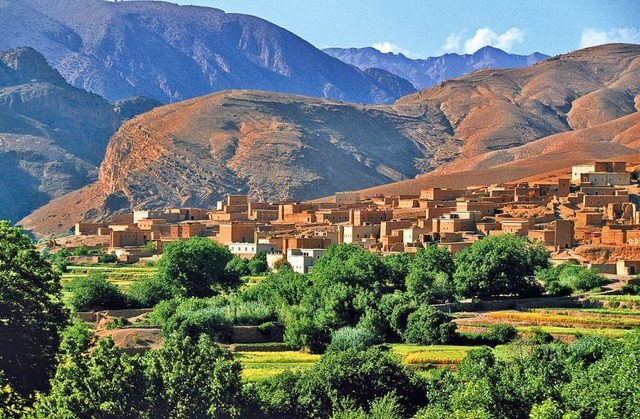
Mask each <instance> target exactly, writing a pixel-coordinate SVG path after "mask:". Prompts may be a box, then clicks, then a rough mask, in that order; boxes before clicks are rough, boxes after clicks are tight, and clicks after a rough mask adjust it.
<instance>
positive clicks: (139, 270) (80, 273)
mask: <svg viewBox="0 0 640 419" xmlns="http://www.w3.org/2000/svg"><path fill="white" fill-rule="evenodd" d="M157 271H158V269H157V268H155V267H145V266H122V267H120V266H113V265H92V266H75V265H71V266H68V267H67V272H65V273H63V274H62V280H61V283H62V285H65V284H68V283H69V282H71V281H72V280H74V279H77V278H86V277H88V276H89V274H90V273H93V272H98V273H101V274H104V275H105V276H106V277H107V280H108V281H109V282H111V283H113V284H115V285H117V286H119V287H121V288H123V289H126V288H128V287H129V285H131V283H132V282H134V281H136V280H139V279H142V278H147V277H149V276H152V275H155V273H156V272H157Z"/></svg>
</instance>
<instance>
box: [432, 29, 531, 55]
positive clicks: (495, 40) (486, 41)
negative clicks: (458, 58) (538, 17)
mask: <svg viewBox="0 0 640 419" xmlns="http://www.w3.org/2000/svg"><path fill="white" fill-rule="evenodd" d="M464 32H465V31H462V32H460V33H458V34H455V33H452V34H451V35H449V36H448V37H447V39H446V40H445V43H444V45H442V47H441V48H442V51H444V52H457V53H463V52H464V53H467V54H473V53H474V52H476V51H477V50H479V49H480V48H482V47H486V46H487V45H490V46H492V47H496V48H500V49H501V50H503V51H506V52H511V48H512V47H513V45H514V44H516V43H518V44H520V43H522V41H523V40H524V30H522V29H520V28H516V27H513V28H510V29H508V30H507V31H505V32H504V33H497V32H494V31H492V30H491V28H488V27H487V28H481V29H478V30H477V31H476V33H475V34H474V35H473V36H472V37H471V38H468V39H466V40H465V41H464V43H463V42H462V38H463V33H464ZM463 47H464V48H463Z"/></svg>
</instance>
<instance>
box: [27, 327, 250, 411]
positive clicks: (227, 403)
mask: <svg viewBox="0 0 640 419" xmlns="http://www.w3.org/2000/svg"><path fill="white" fill-rule="evenodd" d="M68 337H69V340H77V342H75V343H70V344H68V345H67V346H68V347H69V348H70V349H68V350H66V351H64V352H63V353H62V355H61V359H60V364H59V365H58V370H57V372H56V375H55V378H54V379H53V381H52V390H51V392H50V393H49V394H47V395H46V396H44V397H42V398H41V399H40V400H39V401H38V403H37V404H36V406H35V412H36V415H35V416H37V417H42V418H49V417H65V418H85V417H91V418H114V417H118V418H190V417H200V418H218V417H227V418H233V417H239V414H240V409H241V408H242V406H243V404H244V403H243V402H242V382H241V377H240V371H241V367H240V364H239V363H238V362H237V361H234V360H233V358H232V356H231V354H230V353H229V352H227V351H225V350H223V349H221V348H219V347H218V346H217V345H216V344H215V343H214V342H213V341H212V340H210V339H209V338H208V337H207V336H204V335H203V336H201V337H199V338H196V339H191V338H188V337H187V338H184V337H180V338H177V337H169V338H168V339H167V340H166V341H165V344H164V346H163V348H162V349H159V350H155V351H151V352H147V353H146V354H145V355H144V356H143V357H139V356H135V357H131V356H128V355H126V354H124V353H122V352H121V351H120V350H118V349H117V348H116V347H115V346H114V344H113V341H112V340H111V339H101V340H99V341H98V342H97V346H96V348H95V349H94V350H93V351H92V353H91V356H86V355H85V354H84V353H83V352H84V350H86V349H87V346H84V347H83V340H82V336H81V333H80V332H79V331H78V330H74V332H73V333H69V336H68Z"/></svg>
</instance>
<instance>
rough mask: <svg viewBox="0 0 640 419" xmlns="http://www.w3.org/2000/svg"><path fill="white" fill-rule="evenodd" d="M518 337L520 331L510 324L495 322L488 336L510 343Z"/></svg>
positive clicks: (496, 340) (499, 341) (500, 341)
mask: <svg viewBox="0 0 640 419" xmlns="http://www.w3.org/2000/svg"><path fill="white" fill-rule="evenodd" d="M517 337H518V331H517V330H516V328H515V327H513V326H512V325H510V324H494V325H491V327H490V328H489V333H488V334H487V338H488V339H491V340H493V341H495V342H497V343H508V342H511V341H512V340H515V339H516V338H517Z"/></svg>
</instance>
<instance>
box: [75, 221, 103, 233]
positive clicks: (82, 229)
mask: <svg viewBox="0 0 640 419" xmlns="http://www.w3.org/2000/svg"><path fill="white" fill-rule="evenodd" d="M104 227H106V224H105V223H76V227H75V235H76V236H95V235H98V231H99V230H100V229H101V228H104Z"/></svg>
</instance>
